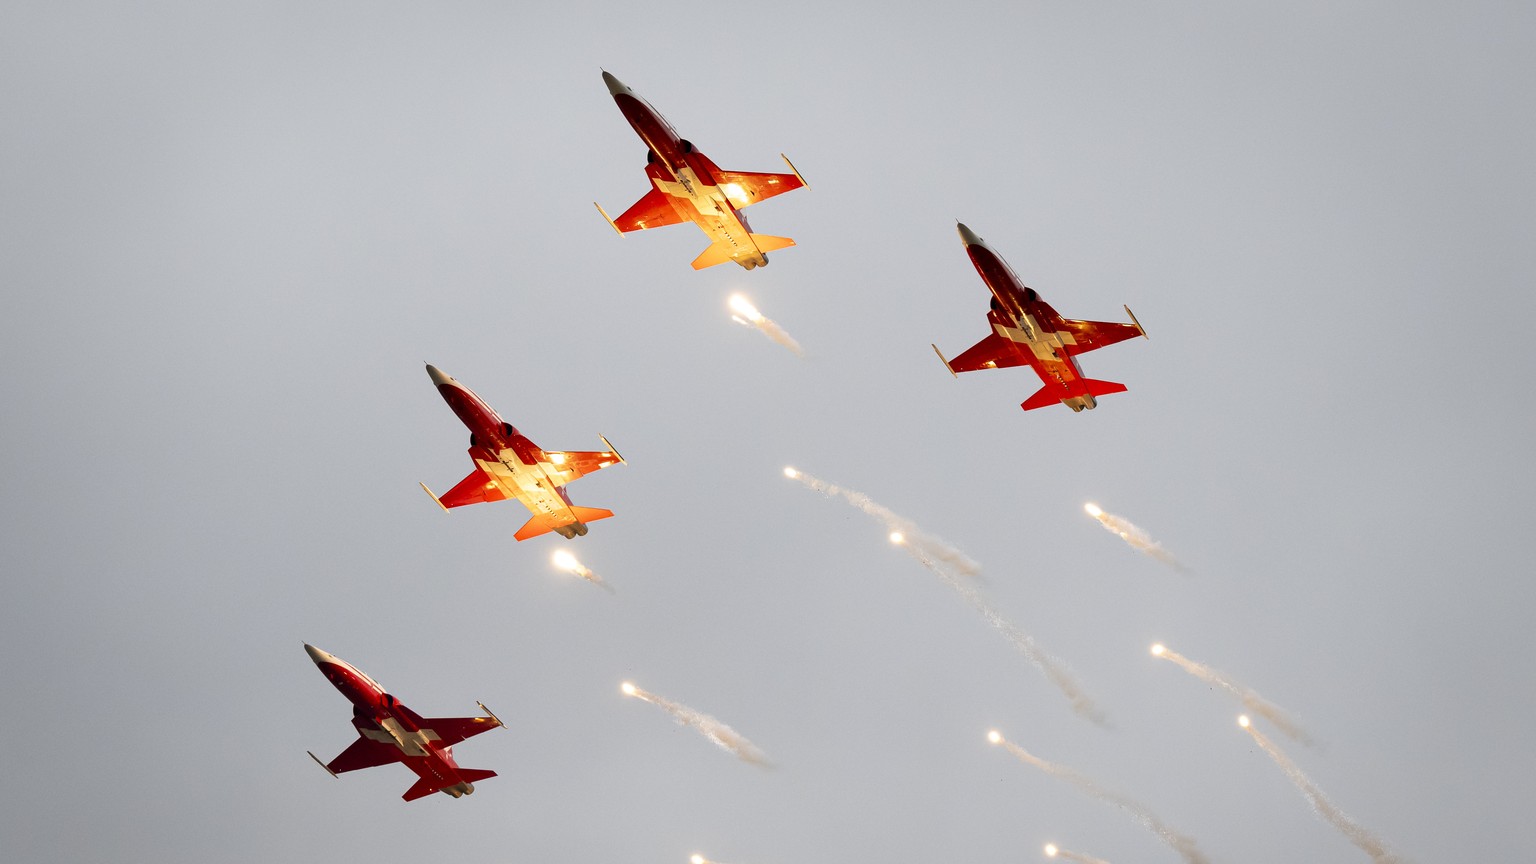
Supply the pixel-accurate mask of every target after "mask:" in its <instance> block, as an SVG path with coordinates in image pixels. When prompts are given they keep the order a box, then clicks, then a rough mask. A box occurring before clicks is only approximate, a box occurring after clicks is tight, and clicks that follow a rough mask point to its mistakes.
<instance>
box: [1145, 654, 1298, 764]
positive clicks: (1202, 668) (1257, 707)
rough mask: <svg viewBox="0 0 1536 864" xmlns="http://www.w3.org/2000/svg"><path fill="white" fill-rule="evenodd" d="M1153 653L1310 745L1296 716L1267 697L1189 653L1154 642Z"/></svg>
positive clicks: (1288, 736)
mask: <svg viewBox="0 0 1536 864" xmlns="http://www.w3.org/2000/svg"><path fill="white" fill-rule="evenodd" d="M1152 656H1154V657H1162V658H1164V659H1165V660H1171V661H1173V662H1174V663H1176V664H1178V666H1179V668H1181V669H1183V670H1184V671H1185V672H1188V673H1189V674H1191V675H1193V676H1195V677H1196V678H1199V679H1200V680H1201V681H1204V682H1205V683H1207V684H1214V685H1216V686H1217V687H1220V688H1221V689H1223V690H1225V691H1227V692H1228V693H1231V694H1232V695H1233V696H1236V697H1237V701H1238V702H1240V703H1242V706H1243V707H1244V708H1247V709H1248V710H1249V711H1250V712H1252V713H1254V714H1257V715H1259V716H1260V717H1263V718H1264V719H1265V720H1268V721H1269V722H1271V723H1273V724H1275V728H1276V729H1279V730H1280V731H1281V732H1282V733H1283V734H1284V735H1285V737H1287V738H1289V739H1291V740H1292V741H1295V742H1296V743H1298V744H1306V745H1308V746H1311V744H1312V736H1311V735H1308V734H1307V730H1305V729H1303V728H1301V725H1300V724H1299V723H1297V722H1296V721H1295V720H1292V719H1291V717H1290V715H1288V714H1286V713H1285V711H1284V710H1283V709H1281V708H1280V706H1278V705H1276V704H1274V703H1273V702H1270V701H1268V700H1266V699H1265V698H1264V697H1262V696H1260V695H1259V694H1257V693H1255V692H1254V691H1252V690H1249V689H1248V688H1247V687H1244V686H1242V685H1240V684H1238V683H1237V682H1236V681H1233V680H1232V679H1231V678H1228V677H1227V676H1225V675H1223V674H1222V673H1220V672H1217V671H1216V670H1215V669H1212V668H1211V667H1209V666H1207V665H1205V664H1204V663H1196V662H1195V661H1193V660H1191V659H1189V658H1188V657H1185V656H1184V655H1183V654H1180V653H1179V652H1177V651H1173V650H1171V649H1169V648H1168V647H1167V646H1166V645H1161V644H1159V645H1153V646H1152Z"/></svg>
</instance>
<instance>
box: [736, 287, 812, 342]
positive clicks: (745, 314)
mask: <svg viewBox="0 0 1536 864" xmlns="http://www.w3.org/2000/svg"><path fill="white" fill-rule="evenodd" d="M730 307H731V312H732V313H733V314H732V315H731V320H732V321H735V322H736V323H737V324H740V325H742V326H743V327H755V328H757V330H758V332H760V333H762V334H763V335H764V336H767V337H768V338H769V339H772V340H773V341H774V342H777V343H778V344H779V345H782V346H784V347H785V348H788V349H789V350H791V351H793V352H795V356H796V357H804V356H805V350H804V349H802V348H801V347H800V343H799V342H796V341H795V337H793V336H791V335H789V333H788V331H786V330H785V329H784V328H783V327H780V326H779V324H778V322H777V321H774V320H773V319H772V318H769V317H767V316H766V315H764V314H763V313H761V312H759V311H757V307H756V306H753V305H752V303H751V301H749V300H748V299H747V298H745V297H743V296H741V295H740V294H732V295H731V300H730Z"/></svg>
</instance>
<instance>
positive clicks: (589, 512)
mask: <svg viewBox="0 0 1536 864" xmlns="http://www.w3.org/2000/svg"><path fill="white" fill-rule="evenodd" d="M570 513H571V514H572V515H574V516H575V520H574V521H572V519H571V518H570V517H568V516H567V515H566V514H564V513H554V514H542V513H541V514H539V515H538V516H535V517H533V518H532V519H529V520H528V521H527V522H525V523H523V527H522V528H519V529H518V531H517V533H516V534H514V535H512V536H513V538H514V539H516V540H518V541H522V540H527V539H528V538H530V537H537V536H539V535H540V534H548V533H550V532H551V531H553V532H554V533H556V534H559V535H560V536H561V537H564V538H565V539H567V540H572V539H575V538H577V537H585V536H587V523H588V522H596V521H597V520H599V519H607V518H608V517H610V516H612V515H613V511H612V510H603V509H600V508H597V507H571V508H570Z"/></svg>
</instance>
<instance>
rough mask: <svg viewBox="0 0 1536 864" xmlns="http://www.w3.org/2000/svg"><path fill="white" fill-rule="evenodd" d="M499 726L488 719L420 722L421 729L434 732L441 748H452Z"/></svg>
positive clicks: (429, 720) (439, 719) (432, 718)
mask: <svg viewBox="0 0 1536 864" xmlns="http://www.w3.org/2000/svg"><path fill="white" fill-rule="evenodd" d="M500 725H501V724H500V723H497V722H496V721H495V720H492V719H491V718H489V717H430V718H427V719H425V720H422V721H421V728H422V729H423V730H430V731H432V732H436V733H437V737H438V739H439V740H438V742H437V743H438V744H439V745H441V746H443V747H452V746H453V745H455V744H457V743H459V742H460V741H463V740H464V739H465V738H473V737H474V736H476V735H479V734H480V733H481V732H489V731H491V730H492V729H495V728H496V727H497V726H500Z"/></svg>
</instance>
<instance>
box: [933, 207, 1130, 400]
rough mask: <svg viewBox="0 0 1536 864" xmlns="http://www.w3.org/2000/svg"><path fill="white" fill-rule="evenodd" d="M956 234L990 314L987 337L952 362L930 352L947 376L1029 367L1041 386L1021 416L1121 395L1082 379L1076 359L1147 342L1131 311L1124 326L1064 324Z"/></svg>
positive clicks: (985, 252)
mask: <svg viewBox="0 0 1536 864" xmlns="http://www.w3.org/2000/svg"><path fill="white" fill-rule="evenodd" d="M959 229H960V240H961V241H962V242H964V243H965V251H966V254H968V255H970V256H971V263H972V264H974V265H976V272H977V273H980V274H981V281H983V282H985V283H987V287H988V288H990V289H991V290H992V311H990V312H988V313H987V322H988V323H990V324H991V325H992V332H991V333H990V334H989V335H988V336H987V338H985V339H983V340H981V341H980V342H977V343H976V344H975V345H973V346H971V347H970V348H969V349H967V350H966V352H965V353H964V354H961V355H960V356H959V357H956V358H955V359H954V360H953V361H950V360H945V359H944V352H942V351H940V350H939V346H937V345H935V346H933V351H934V353H935V354H938V355H939V359H940V360H944V366H945V368H947V369H949V374H951V375H955V376H956V377H959V376H958V374H957V373H959V372H974V371H976V370H977V369H1001V368H1003V367H1005V366H1024V365H1029V366H1032V367H1034V370H1035V373H1036V374H1037V375H1039V376H1040V379H1041V380H1042V381H1044V382H1045V386H1044V387H1042V388H1040V391H1039V392H1038V393H1036V394H1035V395H1033V396H1031V397H1029V398H1028V399H1026V400H1025V401H1024V402H1023V403H1021V404H1020V406H1019V407H1021V408H1023V409H1024V410H1025V411H1032V410H1034V409H1036V408H1044V407H1046V406H1048V405H1055V404H1056V403H1057V402H1061V403H1064V404H1065V405H1066V406H1067V407H1068V408H1071V409H1072V410H1073V411H1082V410H1083V409H1084V408H1093V407H1094V406H1096V405H1098V401H1097V400H1095V399H1094V397H1095V396H1103V395H1105V394H1107V393H1120V392H1122V391H1124V390H1125V385H1124V384H1116V383H1115V382H1113V381H1096V380H1094V379H1092V378H1084V377H1083V370H1082V369H1080V368H1079V367H1078V365H1077V355H1079V354H1083V353H1086V352H1088V351H1092V350H1094V349H1096V348H1103V347H1104V346H1105V345H1113V344H1114V343H1116V342H1120V341H1123V340H1126V339H1130V338H1131V337H1133V336H1141V337H1146V335H1147V333H1146V331H1145V330H1142V329H1141V322H1139V321H1137V320H1136V316H1135V315H1134V314H1133V313H1132V312H1131V307H1129V306H1127V307H1125V314H1127V315H1130V316H1131V323H1129V324H1116V323H1110V322H1105V321H1077V320H1074V319H1071V318H1063V317H1061V316H1060V315H1059V314H1057V312H1056V310H1055V309H1052V308H1051V307H1050V305H1049V304H1047V303H1046V302H1045V301H1044V300H1041V299H1040V295H1039V294H1036V293H1035V289H1033V288H1027V287H1025V286H1024V283H1022V282H1020V281H1019V277H1018V276H1015V275H1014V273H1013V269H1012V268H1011V267H1009V266H1008V262H1006V261H1004V260H1003V259H1002V257H1001V256H999V255H998V254H997V253H996V252H994V251H992V248H991V247H990V246H988V245H987V244H986V243H984V242H982V239H981V238H980V237H977V236H976V235H975V234H974V233H972V232H971V229H969V228H967V227H965V226H964V225H960V226H959Z"/></svg>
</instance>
